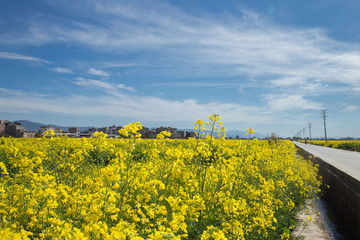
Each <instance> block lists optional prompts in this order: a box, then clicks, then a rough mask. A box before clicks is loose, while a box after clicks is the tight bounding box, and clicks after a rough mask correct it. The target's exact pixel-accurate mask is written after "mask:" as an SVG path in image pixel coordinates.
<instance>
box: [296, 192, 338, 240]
mask: <svg viewBox="0 0 360 240" xmlns="http://www.w3.org/2000/svg"><path fill="white" fill-rule="evenodd" d="M310 217H311V218H312V221H310V219H309V218H310ZM296 220H297V222H298V224H297V226H296V227H295V228H294V229H293V231H292V237H293V239H298V240H300V239H301V240H302V239H309V240H310V239H311V240H331V238H330V236H329V234H328V232H327V230H326V228H325V223H324V220H323V219H322V217H321V215H320V210H319V209H318V207H317V205H316V202H315V199H310V200H308V201H306V203H305V204H304V206H303V208H302V210H300V211H299V213H298V214H297V216H296ZM304 223H305V224H304Z"/></svg>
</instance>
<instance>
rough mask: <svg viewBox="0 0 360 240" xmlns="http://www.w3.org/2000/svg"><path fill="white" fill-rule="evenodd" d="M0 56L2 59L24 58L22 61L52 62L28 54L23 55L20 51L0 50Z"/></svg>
mask: <svg viewBox="0 0 360 240" xmlns="http://www.w3.org/2000/svg"><path fill="white" fill-rule="evenodd" d="M0 58H2V59H11V60H22V61H29V62H38V63H50V62H49V61H47V60H44V59H41V58H36V57H31V56H27V55H22V54H18V53H10V52H0Z"/></svg>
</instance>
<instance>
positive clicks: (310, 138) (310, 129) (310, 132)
mask: <svg viewBox="0 0 360 240" xmlns="http://www.w3.org/2000/svg"><path fill="white" fill-rule="evenodd" d="M309 134H310V141H311V122H309Z"/></svg>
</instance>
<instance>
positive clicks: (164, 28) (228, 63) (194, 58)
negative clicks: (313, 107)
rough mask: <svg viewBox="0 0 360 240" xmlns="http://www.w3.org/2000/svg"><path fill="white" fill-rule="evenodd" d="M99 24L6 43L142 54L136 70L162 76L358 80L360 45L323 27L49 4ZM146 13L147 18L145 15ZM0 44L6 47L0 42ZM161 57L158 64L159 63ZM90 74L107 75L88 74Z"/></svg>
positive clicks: (131, 5)
mask: <svg viewBox="0 0 360 240" xmlns="http://www.w3.org/2000/svg"><path fill="white" fill-rule="evenodd" d="M51 4H53V6H56V7H58V8H59V9H66V10H67V11H71V12H72V14H74V15H75V16H76V15H78V16H86V18H90V19H92V20H93V21H92V22H91V23H90V22H85V21H83V22H80V20H77V21H75V20H69V19H64V21H58V19H53V18H51V17H48V19H46V21H44V19H43V18H41V19H38V20H36V18H34V19H35V20H33V21H31V22H30V26H29V31H28V32H25V33H18V34H17V35H16V36H7V37H2V38H1V36H0V39H2V41H3V42H4V41H8V43H9V42H11V43H19V44H36V45H41V44H46V43H54V42H64V43H75V44H79V45H81V46H88V47H90V48H92V49H93V50H94V51H96V52H102V51H106V52H112V53H113V54H115V55H116V54H117V53H119V54H129V53H138V52H140V51H142V52H143V53H144V54H142V55H141V56H138V57H137V58H135V59H134V60H133V61H134V62H133V63H132V64H134V65H135V66H136V65H137V64H139V65H143V64H146V65H147V68H146V69H147V70H148V71H152V72H154V71H157V72H156V74H159V73H161V74H163V75H167V76H169V75H171V76H172V75H174V73H181V74H182V75H186V74H187V75H189V76H194V75H196V76H199V75H200V76H214V75H217V76H229V75H232V76H238V75H251V76H255V77H257V76H268V75H273V76H284V77H289V78H299V79H327V81H330V82H344V83H351V82H352V81H353V79H354V78H357V77H358V76H359V75H360V59H359V58H360V54H359V52H360V50H359V49H360V46H359V45H358V44H353V45H345V44H342V43H340V42H336V41H333V40H332V39H330V38H329V37H328V36H327V35H326V32H325V31H324V30H323V29H320V28H310V29H297V28H292V27H286V26H284V25H282V26H279V25H276V24H274V23H271V22H270V21H268V19H267V18H266V17H264V16H261V15H258V14H256V13H254V12H251V11H248V10H246V9H243V10H242V12H241V13H239V14H240V15H241V14H242V15H241V16H240V17H236V16H230V17H228V16H225V15H214V16H209V15H207V16H206V17H203V16H191V15H189V14H187V13H184V12H182V11H180V10H179V9H177V8H175V7H173V6H171V5H169V4H166V3H158V2H156V4H155V3H154V2H152V1H149V2H141V4H140V3H138V2H133V1H130V2H118V1H111V0H110V1H102V2H97V1H78V2H77V3H73V2H71V4H69V2H68V1H61V2H51ZM144 8H146V11H144ZM0 41H1V40H0ZM154 55H156V56H157V57H156V58H154V57H153V56H154ZM88 73H89V74H92V75H96V76H100V77H108V76H109V73H107V72H105V71H103V70H98V69H93V68H91V69H89V70H88Z"/></svg>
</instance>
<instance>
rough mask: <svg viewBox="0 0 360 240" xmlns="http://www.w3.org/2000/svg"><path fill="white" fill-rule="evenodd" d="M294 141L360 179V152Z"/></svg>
mask: <svg viewBox="0 0 360 240" xmlns="http://www.w3.org/2000/svg"><path fill="white" fill-rule="evenodd" d="M293 143H294V144H295V145H296V146H298V147H300V148H302V149H304V150H305V151H307V152H308V153H310V154H312V155H314V156H316V157H318V158H321V159H322V160H323V161H325V162H327V163H329V164H330V165H332V166H334V167H336V168H337V169H339V170H341V171H342V172H345V173H347V174H348V175H350V176H352V177H353V178H355V179H357V180H358V181H360V152H351V151H345V150H340V149H335V148H328V147H321V146H316V145H312V144H305V143H300V142H293Z"/></svg>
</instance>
